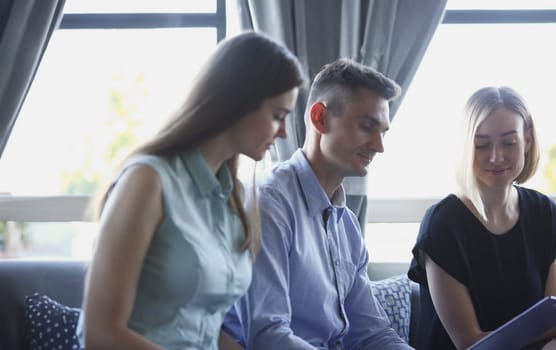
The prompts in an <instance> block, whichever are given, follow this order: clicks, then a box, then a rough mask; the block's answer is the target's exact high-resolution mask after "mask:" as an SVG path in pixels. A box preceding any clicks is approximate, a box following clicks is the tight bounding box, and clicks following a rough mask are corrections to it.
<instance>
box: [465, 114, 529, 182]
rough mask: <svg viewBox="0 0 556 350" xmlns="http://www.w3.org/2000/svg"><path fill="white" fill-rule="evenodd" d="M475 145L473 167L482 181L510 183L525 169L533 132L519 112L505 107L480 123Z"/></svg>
mask: <svg viewBox="0 0 556 350" xmlns="http://www.w3.org/2000/svg"><path fill="white" fill-rule="evenodd" d="M474 147H475V157H474V160H473V170H474V172H475V176H476V177H477V181H478V183H479V185H480V186H482V187H485V188H495V187H507V186H511V185H512V184H513V182H514V180H515V179H516V178H517V177H518V176H519V174H520V173H521V171H522V170H523V167H524V165H525V153H526V152H527V151H528V150H529V148H530V147H531V135H530V133H529V132H528V131H525V128H524V121H523V118H522V117H521V116H520V115H519V114H518V113H515V112H513V111H509V110H507V109H505V108H501V109H497V110H496V111H494V112H493V113H492V114H490V115H489V116H488V117H487V118H486V119H485V120H484V121H483V122H482V123H481V124H480V125H479V127H478V129H477V132H476V134H475V145H474Z"/></svg>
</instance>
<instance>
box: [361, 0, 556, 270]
mask: <svg viewBox="0 0 556 350" xmlns="http://www.w3.org/2000/svg"><path fill="white" fill-rule="evenodd" d="M532 6H534V7H532ZM523 8H525V9H526V10H523ZM493 9H494V10H511V11H512V12H507V11H494V12H493V11H487V12H484V11H482V10H493ZM518 9H519V10H518ZM539 9H556V1H553V0H552V1H535V2H531V1H506V0H504V1H482V0H481V1H468V0H457V1H454V0H451V1H448V8H447V10H448V12H447V13H446V16H445V19H444V23H443V24H441V25H440V26H439V27H438V29H437V31H436V33H435V34H434V37H433V39H432V41H431V43H430V46H429V48H428V50H427V52H426V54H425V56H424V58H423V61H422V63H421V65H420V67H419V69H418V71H417V73H416V75H415V77H414V79H413V82H412V83H411V86H410V88H409V89H408V91H407V94H406V97H405V99H404V101H403V102H402V105H401V106H400V109H399V110H398V113H397V115H396V117H395V119H394V121H393V123H392V128H391V130H390V131H389V132H388V135H387V136H386V139H385V150H386V151H385V153H384V154H382V155H380V156H378V157H377V158H376V160H375V161H374V162H373V164H372V165H371V168H370V171H369V172H370V181H369V186H370V188H369V198H370V203H369V212H370V213H372V212H373V202H375V203H382V202H380V201H379V200H384V199H388V200H393V201H394V202H392V203H394V204H395V203H396V202H395V201H396V200H400V201H402V202H403V201H407V200H408V199H409V200H417V199H421V200H423V201H424V203H425V205H421V206H420V207H415V211H416V212H418V213H422V212H423V210H424V209H425V208H426V206H428V205H429V204H431V203H432V202H431V201H430V199H431V198H436V199H439V198H441V197H444V196H445V195H447V194H448V193H450V192H452V191H453V189H454V186H455V182H454V180H453V179H454V173H453V166H454V146H455V144H454V142H453V140H454V139H456V138H457V137H456V136H457V135H456V133H457V131H458V130H457V129H456V127H457V125H458V118H459V117H460V115H461V112H462V110H463V106H464V104H465V102H466V101H467V98H468V97H469V96H470V95H471V94H472V93H473V92H474V91H475V90H477V89H479V88H481V87H484V86H501V85H507V86H511V87H513V88H514V89H516V90H517V91H518V92H519V93H520V94H522V95H523V97H524V98H525V100H526V101H527V102H528V105H529V108H530V109H531V110H532V113H533V117H534V119H535V122H536V126H537V130H538V137H539V142H540V147H541V152H542V155H541V161H540V164H539V168H538V170H537V173H536V175H535V177H534V178H533V179H531V180H530V181H528V182H527V183H526V184H525V186H528V187H532V188H535V189H537V190H539V191H541V192H544V193H546V194H549V195H550V194H552V195H554V194H555V193H556V135H555V134H554V132H553V131H554V130H555V122H554V121H553V120H554V118H553V114H554V104H553V96H552V95H553V83H554V81H556V69H554V62H556V48H555V47H554V45H552V44H551V43H552V42H553V40H554V37H556V13H555V11H547V10H543V11H537V10H539ZM453 10H465V12H457V11H453ZM529 10H533V11H529ZM516 11H517V12H516ZM540 14H542V16H540ZM450 19H451V21H452V22H450V21H449V20H450ZM455 22H457V23H455ZM462 22H463V23H462ZM501 22H510V23H501ZM527 22H530V23H527ZM398 203H401V202H398ZM416 203H417V202H416ZM377 205H378V204H377ZM416 216H418V215H416ZM371 217H372V215H371ZM419 221H420V219H418V220H417V223H403V224H399V223H387V224H385V223H369V224H368V225H369V226H368V227H367V233H366V241H367V245H368V249H369V252H370V258H371V261H375V262H376V261H379V262H385V261H389V262H391V261H404V262H406V261H409V260H410V258H411V248H412V246H413V243H414V242H415V238H416V236H417V233H418V228H419V224H418V222H419ZM378 247H380V248H378Z"/></svg>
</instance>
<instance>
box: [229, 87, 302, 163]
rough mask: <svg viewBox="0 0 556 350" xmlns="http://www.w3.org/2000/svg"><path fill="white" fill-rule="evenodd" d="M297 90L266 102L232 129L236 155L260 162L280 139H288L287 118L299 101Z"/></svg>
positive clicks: (294, 89)
mask: <svg viewBox="0 0 556 350" xmlns="http://www.w3.org/2000/svg"><path fill="white" fill-rule="evenodd" d="M297 93H298V89H297V88H293V89H291V90H289V91H287V92H285V93H283V94H281V95H278V96H274V97H270V98H267V99H265V100H263V102H262V103H261V105H260V106H259V108H258V109H257V110H255V111H253V112H251V113H249V114H247V115H245V116H244V117H243V118H241V119H240V120H239V121H238V122H237V123H236V124H235V125H234V126H233V127H232V128H233V134H234V135H235V136H234V138H235V141H236V144H237V145H238V148H237V153H241V154H244V155H246V156H247V157H249V158H251V159H253V160H261V159H263V157H264V154H265V152H266V151H267V150H268V149H269V148H270V146H271V145H272V144H274V141H275V140H276V138H277V137H281V138H285V137H286V128H285V123H286V116H287V115H288V114H290V112H291V111H292V110H293V108H294V106H295V101H296V100H297Z"/></svg>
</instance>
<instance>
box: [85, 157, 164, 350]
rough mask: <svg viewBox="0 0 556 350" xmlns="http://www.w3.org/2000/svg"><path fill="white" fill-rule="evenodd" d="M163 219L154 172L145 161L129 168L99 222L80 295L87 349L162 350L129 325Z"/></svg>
mask: <svg viewBox="0 0 556 350" xmlns="http://www.w3.org/2000/svg"><path fill="white" fill-rule="evenodd" d="M162 217H163V209H162V186H161V184H160V179H159V177H158V174H157V173H156V172H155V171H154V170H153V169H152V168H150V167H148V166H145V165H137V166H134V167H132V168H130V169H128V170H127V171H126V172H125V173H124V174H122V176H121V177H120V179H119V180H118V182H117V184H116V185H115V187H114V188H113V190H112V192H111V193H110V196H109V197H108V200H107V202H106V205H105V206H104V210H103V213H102V216H101V220H100V229H99V237H98V242H97V247H96V251H95V254H94V257H93V261H92V264H91V266H90V271H89V275H88V279H87V285H86V291H85V298H84V312H85V344H86V349H87V350H96V349H122V350H125V349H133V350H140V349H144V350H150V349H153V350H154V349H161V348H160V347H158V346H156V345H155V344H153V343H152V342H150V341H148V340H147V339H146V338H144V337H142V336H140V335H139V334H137V333H135V332H133V331H132V330H130V329H129V328H128V327H127V323H128V320H129V317H130V314H131V311H132V306H133V302H134V300H135V294H136V288H137V282H138V280H139V274H140V270H141V266H142V263H143V260H144V258H145V254H146V251H147V249H148V247H149V244H150V242H151V240H152V237H153V234H154V232H155V229H156V227H157V226H158V225H159V223H160V222H161V220H162Z"/></svg>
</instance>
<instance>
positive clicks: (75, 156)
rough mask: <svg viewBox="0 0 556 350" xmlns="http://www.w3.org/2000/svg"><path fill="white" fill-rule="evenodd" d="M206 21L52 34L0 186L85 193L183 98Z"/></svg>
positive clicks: (206, 38)
mask: <svg viewBox="0 0 556 350" xmlns="http://www.w3.org/2000/svg"><path fill="white" fill-rule="evenodd" d="M215 45H216V31H215V30H214V29H213V28H209V29H206V28H185V29H156V30H145V29H144V30H59V31H57V32H55V33H54V35H53V37H52V40H51V42H50V45H49V47H48V50H47V52H46V53H45V56H44V58H43V61H42V64H41V66H40V68H39V71H38V73H37V76H36V78H35V81H34V82H33V85H32V87H31V89H30V91H29V95H28V97H27V99H26V101H25V104H24V106H23V108H22V111H21V113H20V116H19V118H18V120H17V123H16V125H15V127H14V130H13V132H12V135H11V136H10V140H9V142H8V144H7V147H6V149H5V151H4V154H3V156H2V158H1V159H0V192H8V193H11V194H18V195H28V194H29V195H30V194H32V195H46V194H90V193H92V192H93V189H94V187H95V185H96V184H98V182H99V181H100V180H105V178H106V176H107V174H109V173H110V171H111V170H112V167H113V166H114V165H115V163H116V162H117V160H118V159H119V158H120V157H121V156H122V155H123V154H124V153H126V152H127V151H128V150H129V149H130V147H131V146H133V145H134V144H136V142H137V141H139V140H143V139H145V138H146V137H147V136H148V135H151V134H152V133H153V132H154V131H155V130H156V129H157V127H158V125H160V123H161V122H163V121H164V120H165V119H166V118H167V117H168V115H170V114H171V113H172V111H173V110H174V109H175V108H177V106H178V104H179V103H180V102H181V99H182V98H183V96H184V94H185V91H186V89H187V86H188V82H189V81H190V80H191V78H192V76H193V74H194V73H195V72H196V71H197V70H198V68H199V67H200V65H201V64H202V62H203V61H204V60H205V59H206V57H207V55H208V54H209V52H210V51H211V50H212V49H213V48H214V47H215Z"/></svg>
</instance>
